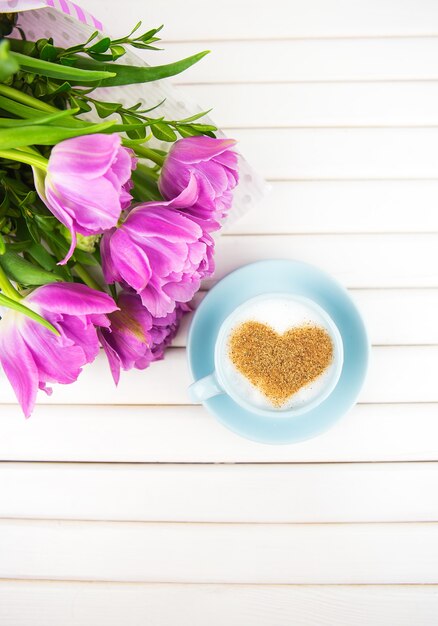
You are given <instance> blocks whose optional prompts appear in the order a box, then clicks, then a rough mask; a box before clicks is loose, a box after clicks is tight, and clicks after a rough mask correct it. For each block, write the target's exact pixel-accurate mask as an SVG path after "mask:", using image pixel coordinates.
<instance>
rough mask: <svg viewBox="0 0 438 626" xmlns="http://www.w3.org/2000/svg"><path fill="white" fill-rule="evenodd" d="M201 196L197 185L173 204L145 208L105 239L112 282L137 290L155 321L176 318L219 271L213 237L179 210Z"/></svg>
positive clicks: (105, 264)
mask: <svg viewBox="0 0 438 626" xmlns="http://www.w3.org/2000/svg"><path fill="white" fill-rule="evenodd" d="M196 193H197V188H196V184H195V182H194V181H192V182H191V183H190V184H189V185H188V186H187V188H186V189H184V191H183V192H182V193H181V194H180V195H179V196H178V197H177V198H174V199H173V200H171V201H169V202H163V201H161V202H147V203H145V204H140V205H138V206H136V207H135V208H134V209H132V210H131V211H130V212H129V213H128V216H127V218H126V220H125V222H124V223H123V224H122V225H121V226H120V227H119V228H113V229H112V230H110V231H108V232H106V233H105V234H104V236H103V237H102V240H101V246H100V251H101V255H102V268H103V273H104V276H105V280H106V282H107V283H114V282H120V283H122V284H123V285H127V286H129V287H131V288H132V289H134V291H135V292H136V293H138V295H139V296H140V298H141V300H142V303H143V305H144V306H145V307H146V308H147V309H148V310H149V312H150V313H151V315H152V316H154V317H164V316H165V315H167V314H168V313H172V311H173V310H174V308H175V303H176V302H188V301H189V300H191V299H192V297H193V296H194V294H195V293H196V291H198V289H199V287H200V284H201V279H202V278H204V277H205V276H209V275H210V274H211V273H212V272H213V264H212V251H213V240H212V238H211V237H210V235H208V233H204V232H203V230H202V228H201V227H200V226H199V225H198V224H196V223H195V221H193V220H192V219H190V218H189V217H188V216H187V215H186V214H184V213H183V212H182V211H180V210H178V209H183V208H184V207H186V206H191V204H192V200H193V198H194V197H195V196H196Z"/></svg>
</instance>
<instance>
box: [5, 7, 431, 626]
mask: <svg viewBox="0 0 438 626" xmlns="http://www.w3.org/2000/svg"><path fill="white" fill-rule="evenodd" d="M86 5H87V6H88V8H89V10H91V11H92V12H94V13H95V14H96V15H97V16H99V17H100V18H101V19H102V20H104V22H105V23H106V24H107V26H108V27H109V29H110V30H111V31H112V32H114V33H116V34H124V33H125V31H127V30H128V28H129V26H131V25H132V24H133V23H135V22H136V21H137V20H138V19H140V18H141V19H143V20H144V22H145V24H147V25H151V26H153V25H159V24H161V23H162V22H165V24H166V30H165V37H166V50H165V52H161V53H156V54H154V55H153V56H152V54H151V55H150V57H149V58H152V59H153V60H154V61H155V62H157V59H166V60H167V59H175V58H177V57H180V56H182V55H185V54H191V53H193V52H196V51H198V50H200V49H204V48H211V49H212V51H213V54H211V55H210V56H209V57H208V58H206V59H205V60H204V61H203V62H202V63H200V64H199V65H198V66H196V67H194V68H192V69H191V70H190V71H188V72H187V73H186V74H184V75H183V76H181V77H178V79H177V80H176V82H177V83H178V84H180V85H181V87H180V89H181V94H182V97H183V94H187V95H188V96H189V97H191V98H195V99H197V100H199V102H200V103H201V104H202V105H204V106H205V107H206V108H209V107H210V106H214V107H215V114H214V116H215V119H216V120H217V122H218V123H219V124H220V125H222V126H223V127H224V128H225V129H226V130H227V132H229V134H230V135H232V136H234V137H236V138H237V139H238V140H239V142H240V146H241V148H242V150H243V151H244V153H245V154H246V156H247V157H248V158H249V159H250V160H251V161H252V162H253V164H254V165H255V166H256V167H257V168H258V169H259V170H260V171H261V173H262V174H263V175H264V176H265V177H266V178H267V179H268V180H269V181H271V183H272V194H271V195H270V197H268V198H267V199H266V201H264V202H263V204H262V205H260V206H259V207H258V208H257V209H256V210H254V211H253V212H252V213H251V214H248V215H247V216H246V217H245V218H244V219H242V220H241V221H240V222H239V223H238V224H236V225H235V226H234V227H233V228H232V230H231V231H230V232H229V233H228V234H227V235H226V236H224V237H223V238H222V240H221V241H220V244H219V247H218V248H219V249H218V255H217V258H218V270H217V274H216V277H215V278H216V279H217V278H220V277H221V276H223V275H225V274H226V273H227V272H228V271H229V270H231V269H233V268H236V267H238V266H240V265H241V264H243V263H247V262H249V261H254V260H257V259H263V258H271V257H286V258H298V259H303V260H305V261H310V262H312V263H315V264H317V265H319V266H321V267H322V268H325V269H326V270H327V271H329V272H332V273H333V274H334V275H335V276H336V277H337V278H339V279H340V280H341V281H342V282H343V283H344V284H346V285H347V286H348V287H349V288H350V289H351V293H352V295H353V296H354V297H355V298H356V299H357V301H358V303H359V305H360V307H361V308H362V310H363V312H364V315H365V316H366V318H367V320H368V325H369V330H370V335H371V339H372V343H373V346H374V347H373V361H372V369H371V373H370V376H369V379H368V381H367V384H366V387H365V388H364V390H363V393H362V395H361V397H360V401H359V404H358V405H357V406H356V407H355V408H354V409H353V410H352V411H351V413H350V414H349V415H348V416H347V417H345V419H343V420H342V421H341V422H340V423H339V424H338V425H337V426H336V427H335V428H333V429H332V430H331V431H330V432H328V433H326V434H324V435H322V436H320V437H318V438H316V439H313V440H311V441H308V442H304V443H301V444H296V445H291V446H283V447H274V446H263V445H258V444H255V443H251V442H248V441H245V440H243V439H240V438H238V437H237V436H235V435H233V434H231V433H230V432H228V431H226V430H225V429H223V428H222V427H221V426H220V425H218V424H217V423H216V422H215V421H214V419H213V418H212V417H211V416H209V415H208V414H207V413H206V411H205V410H204V409H203V408H202V407H194V406H191V405H189V404H188V400H187V395H186V386H187V384H188V381H189V379H188V373H187V366H186V360H185V352H184V344H185V336H186V335H185V331H184V332H182V333H181V335H180V337H179V338H178V341H177V346H176V347H175V348H173V349H172V350H171V351H170V353H169V355H168V358H167V360H166V361H165V362H164V363H159V364H157V365H156V366H155V367H153V368H152V369H151V370H150V371H148V372H146V373H139V372H135V373H132V374H130V375H125V376H124V377H123V382H122V384H121V385H120V388H119V390H118V391H117V392H116V391H114V390H113V388H112V387H111V385H110V383H109V375H108V373H107V371H106V365H105V363H104V361H103V359H101V360H99V361H98V362H97V363H96V364H95V366H93V367H92V368H90V370H89V371H88V373H87V374H85V375H84V376H83V377H82V379H81V381H80V383H79V384H78V385H75V386H74V387H70V388H68V387H67V388H65V389H57V390H56V393H55V394H54V396H53V398H52V399H47V398H43V399H42V401H43V402H45V403H46V404H41V405H39V407H38V408H37V410H36V411H35V414H34V416H33V417H32V418H31V419H30V420H29V421H27V422H25V421H24V420H23V418H22V416H21V414H20V411H19V410H18V408H17V407H16V405H15V404H14V403H13V396H12V394H11V393H10V392H9V390H8V389H6V388H5V387H4V385H3V388H2V389H1V391H0V402H1V403H2V406H1V420H0V459H2V460H3V463H1V465H0V518H1V519H0V579H1V580H0V624H1V625H2V626H28V625H31V626H59V624H63V626H73V625H75V626H85V625H87V626H88V625H90V626H91V625H92V626H100V625H101V624H102V625H105V626H112V625H114V626H116V625H117V626H119V625H120V624H125V625H127V626H146V625H147V626H205V624H211V626H223V625H225V624H226V625H228V626H290V625H291V624H293V625H294V626H328V625H330V626H393V625H395V624H397V626H408V625H409V626H434V625H436V624H437V623H438V586H437V585H438V495H437V493H438V383H437V380H438V378H437V369H438V367H437V366H438V324H437V319H438V317H437V314H438V210H437V203H438V202H437V200H438V4H437V2H436V0H360V1H359V0H270V1H269V2H265V3H254V2H252V1H251V2H250V1H249V0H248V1H243V0H221V1H220V2H216V1H214V0H210V1H209V2H207V1H206V0H204V2H201V1H200V0H198V1H197V0H184V1H180V0H162V1H161V2H153V1H151V0H150V1H149V2H140V1H139V0H124V1H123V3H119V2H117V3H116V2H111V3H110V2H108V0H89V1H88V3H86ZM207 287H208V285H207ZM200 297H202V294H201V296H200Z"/></svg>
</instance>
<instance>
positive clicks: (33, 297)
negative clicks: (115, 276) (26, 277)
mask: <svg viewBox="0 0 438 626" xmlns="http://www.w3.org/2000/svg"><path fill="white" fill-rule="evenodd" d="M26 301H27V302H33V303H34V304H39V305H40V306H42V307H44V309H45V310H46V311H50V312H52V313H66V312H68V314H69V315H89V314H92V313H111V312H112V311H116V310H117V305H116V303H115V302H114V300H113V299H112V298H111V296H109V295H108V294H106V293H103V292H102V291H97V290H96V289H91V288H90V287H87V286H86V285H82V284H81V283H57V284H55V283H54V284H50V285H44V287H43V288H39V289H36V290H35V291H33V292H32V293H31V294H30V295H29V296H27V298H26Z"/></svg>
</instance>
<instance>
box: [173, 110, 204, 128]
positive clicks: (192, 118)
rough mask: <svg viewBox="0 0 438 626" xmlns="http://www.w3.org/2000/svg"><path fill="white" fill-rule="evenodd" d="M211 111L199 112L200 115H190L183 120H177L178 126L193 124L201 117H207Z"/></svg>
mask: <svg viewBox="0 0 438 626" xmlns="http://www.w3.org/2000/svg"><path fill="white" fill-rule="evenodd" d="M211 111H212V109H208V111H201V113H196V114H195V115H191V116H190V117H185V118H184V119H183V120H178V124H187V123H188V122H195V121H196V120H199V119H200V118H201V117H204V116H205V115H208V114H209V113H210V112H211Z"/></svg>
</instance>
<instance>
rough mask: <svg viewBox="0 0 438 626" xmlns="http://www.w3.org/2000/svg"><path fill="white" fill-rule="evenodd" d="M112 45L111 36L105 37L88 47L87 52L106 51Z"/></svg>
mask: <svg viewBox="0 0 438 626" xmlns="http://www.w3.org/2000/svg"><path fill="white" fill-rule="evenodd" d="M110 45H111V39H110V38H109V37H104V38H103V39H100V41H97V42H96V43H95V44H94V45H92V46H91V48H88V50H87V52H88V53H90V52H106V51H107V50H108V48H109V47H110Z"/></svg>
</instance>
